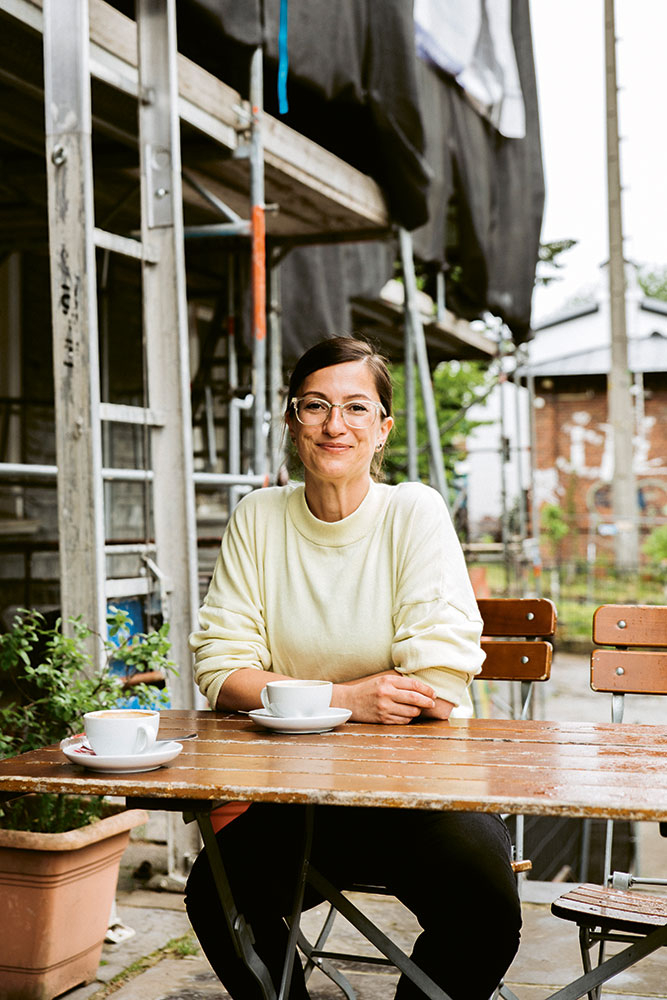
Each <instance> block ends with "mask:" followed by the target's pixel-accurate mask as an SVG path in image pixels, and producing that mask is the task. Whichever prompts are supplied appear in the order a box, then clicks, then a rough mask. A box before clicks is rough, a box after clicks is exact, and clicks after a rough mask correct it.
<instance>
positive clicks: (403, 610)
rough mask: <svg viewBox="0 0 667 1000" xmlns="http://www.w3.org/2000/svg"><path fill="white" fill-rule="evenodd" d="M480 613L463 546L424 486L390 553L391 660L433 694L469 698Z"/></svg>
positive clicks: (457, 701) (478, 662)
mask: <svg viewBox="0 0 667 1000" xmlns="http://www.w3.org/2000/svg"><path fill="white" fill-rule="evenodd" d="M481 634H482V620H481V616H480V614H479V610H478V608H477V603H476V601H475V596H474V593H473V590H472V586H471V584H470V578H469V576H468V571H467V569H466V565H465V560H464V557H463V552H462V550H461V546H460V544H459V540H458V538H457V536H456V532H455V531H454V527H453V525H452V522H451V518H450V516H449V513H448V511H447V508H446V507H445V504H444V501H443V499H442V497H441V496H440V495H439V494H438V493H436V491H435V490H432V489H430V488H428V487H421V488H420V489H418V490H416V491H415V501H414V503H413V505H412V508H411V510H410V512H409V516H408V521H407V524H406V525H405V528H404V531H403V532H402V539H401V544H400V556H399V558H398V560H397V581H396V600H395V606H394V641H393V644H392V660H393V663H394V667H395V669H396V670H398V671H399V672H400V673H403V674H414V676H416V677H419V678H420V680H423V681H424V682H425V683H427V684H429V685H430V686H431V687H432V688H433V689H434V690H435V692H436V695H437V696H438V697H439V698H443V699H445V700H446V701H450V702H452V703H453V704H454V705H461V706H462V707H466V708H467V707H468V706H469V705H470V700H469V696H468V693H467V688H468V685H469V684H470V682H471V681H472V678H473V677H474V676H475V674H478V673H479V672H480V669H481V666H482V663H483V662H484V653H483V652H482V649H481V647H480V637H481Z"/></svg>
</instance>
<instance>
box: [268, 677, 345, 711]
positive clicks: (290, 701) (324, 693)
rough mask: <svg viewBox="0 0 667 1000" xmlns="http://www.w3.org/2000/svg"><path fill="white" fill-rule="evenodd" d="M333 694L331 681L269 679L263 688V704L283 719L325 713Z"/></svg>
mask: <svg viewBox="0 0 667 1000" xmlns="http://www.w3.org/2000/svg"><path fill="white" fill-rule="evenodd" d="M332 694H333V684H332V683H331V681H302V680H298V679H294V680H284V681H269V683H268V684H267V685H266V687H264V688H262V705H263V706H264V708H265V709H266V710H267V712H270V713H271V715H277V716H279V717H280V718H283V719H296V718H303V717H304V716H305V717H310V716H315V715H324V713H325V712H326V711H327V709H328V708H329V706H330V705H331V695H332Z"/></svg>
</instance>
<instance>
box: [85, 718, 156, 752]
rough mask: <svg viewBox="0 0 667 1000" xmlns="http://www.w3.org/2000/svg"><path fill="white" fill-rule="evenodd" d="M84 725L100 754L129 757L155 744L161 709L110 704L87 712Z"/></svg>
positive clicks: (92, 745)
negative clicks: (107, 707) (119, 706)
mask: <svg viewBox="0 0 667 1000" xmlns="http://www.w3.org/2000/svg"><path fill="white" fill-rule="evenodd" d="M83 725H84V729H85V731H86V736H87V737H88V742H89V744H90V746H91V747H92V749H93V750H94V751H95V753H96V754H98V755H99V756H100V757H129V756H130V755H132V754H140V753H145V752H146V751H147V750H150V749H151V747H152V746H153V745H154V743H155V740H156V738H157V731H158V728H159V725H160V713H159V712H154V711H151V710H150V709H145V708H112V709H104V710H101V711H99V712H86V714H85V715H84V717H83Z"/></svg>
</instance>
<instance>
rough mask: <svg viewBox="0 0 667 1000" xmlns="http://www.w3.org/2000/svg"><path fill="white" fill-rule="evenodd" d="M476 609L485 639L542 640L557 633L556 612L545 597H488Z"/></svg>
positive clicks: (478, 603)
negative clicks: (533, 637)
mask: <svg viewBox="0 0 667 1000" xmlns="http://www.w3.org/2000/svg"><path fill="white" fill-rule="evenodd" d="M477 605H478V607H479V610H480V614H481V615H482V620H483V622H484V635H488V636H490V635H497V636H503V635H506V636H541V637H542V638H544V637H546V636H549V635H553V634H554V632H555V631H556V608H555V605H554V604H553V602H552V601H549V600H548V599H547V598H545V597H516V598H515V597H491V598H485V599H480V600H479V601H478V602H477Z"/></svg>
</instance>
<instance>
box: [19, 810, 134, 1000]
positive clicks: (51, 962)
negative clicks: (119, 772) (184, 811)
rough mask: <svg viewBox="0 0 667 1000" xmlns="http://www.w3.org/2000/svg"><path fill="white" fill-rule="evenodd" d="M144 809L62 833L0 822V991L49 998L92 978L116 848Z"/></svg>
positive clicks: (34, 999)
mask: <svg viewBox="0 0 667 1000" xmlns="http://www.w3.org/2000/svg"><path fill="white" fill-rule="evenodd" d="M147 819H148V815H147V813H145V812H144V811H143V809H129V810H126V811H125V812H121V813H117V814H116V815H114V816H108V817H106V818H105V819H101V820H97V821H96V822H94V823H91V824H89V825H88V826H85V827H82V828H80V829H78V830H71V831H69V832H68V833H31V832H27V831H22V830H0V900H1V903H0V984H2V985H1V987H0V996H2V1000H52V998H53V997H56V996H58V995H59V994H60V993H63V992H65V990H69V989H72V987H74V986H77V985H79V984H80V983H86V982H90V981H91V980H92V979H94V978H95V974H96V973H97V968H98V965H99V962H100V955H101V952H102V944H103V943H104V936H105V933H106V929H107V924H108V920H109V915H110V913H111V906H112V904H113V900H114V896H115V893H116V885H117V882H118V868H119V865H120V859H121V855H122V854H123V851H124V850H125V848H126V847H127V844H128V841H129V839H130V830H131V829H132V827H135V826H140V825H141V824H142V823H145V822H146V821H147Z"/></svg>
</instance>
